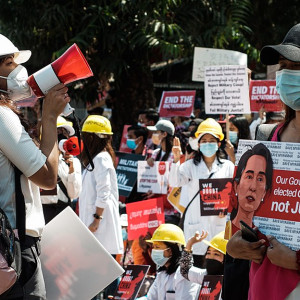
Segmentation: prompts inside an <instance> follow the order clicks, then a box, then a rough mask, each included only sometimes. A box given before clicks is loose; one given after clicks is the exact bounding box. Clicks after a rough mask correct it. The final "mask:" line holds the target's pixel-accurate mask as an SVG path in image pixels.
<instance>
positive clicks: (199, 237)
mask: <svg viewBox="0 0 300 300" xmlns="http://www.w3.org/2000/svg"><path fill="white" fill-rule="evenodd" d="M207 235H208V232H207V231H204V230H202V232H201V234H200V233H199V231H196V232H195V235H194V236H193V237H191V238H189V239H188V241H187V243H186V247H185V249H186V250H187V251H191V250H192V247H193V245H194V244H196V243H199V242H201V241H203V240H204V239H205V238H206V237H207Z"/></svg>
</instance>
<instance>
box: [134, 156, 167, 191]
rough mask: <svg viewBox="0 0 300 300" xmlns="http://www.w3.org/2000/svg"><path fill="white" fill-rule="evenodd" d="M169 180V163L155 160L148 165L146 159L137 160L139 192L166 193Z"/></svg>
mask: <svg viewBox="0 0 300 300" xmlns="http://www.w3.org/2000/svg"><path fill="white" fill-rule="evenodd" d="M168 180H169V163H168V162H165V161H155V162H154V166H153V167H150V166H149V165H148V163H147V161H139V162H138V179H137V191H138V192H139V193H148V192H149V191H151V192H152V193H154V194H167V192H168Z"/></svg>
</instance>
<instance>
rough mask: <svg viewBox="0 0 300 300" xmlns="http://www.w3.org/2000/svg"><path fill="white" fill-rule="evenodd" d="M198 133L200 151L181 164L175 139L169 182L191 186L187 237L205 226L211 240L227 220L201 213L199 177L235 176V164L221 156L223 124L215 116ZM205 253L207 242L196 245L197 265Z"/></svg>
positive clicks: (186, 229) (174, 185)
mask: <svg viewBox="0 0 300 300" xmlns="http://www.w3.org/2000/svg"><path fill="white" fill-rule="evenodd" d="M195 135H196V137H198V138H199V148H198V149H199V150H198V152H197V154H196V155H195V157H194V158H193V159H190V160H188V161H186V162H185V163H183V164H181V165H180V163H179V159H180V153H181V149H180V143H179V140H178V139H177V138H175V139H174V146H173V154H174V163H173V164H172V166H171V170H170V176H169V184H170V185H171V186H173V187H180V186H185V185H186V186H188V193H186V196H187V197H188V200H187V201H185V202H186V203H189V204H188V206H187V209H186V212H185V219H184V227H183V228H184V234H185V236H186V238H189V237H191V236H192V235H194V233H195V232H196V231H197V230H199V229H200V228H203V229H204V230H205V231H207V232H208V233H209V235H208V237H209V238H210V239H211V238H212V237H213V236H214V235H216V234H217V233H218V232H220V231H222V230H224V228H225V223H226V220H225V218H222V217H219V216H201V213H200V197H199V179H209V178H232V176H233V171H234V165H233V163H232V162H230V161H229V160H225V159H223V158H222V154H221V152H220V149H219V147H220V141H222V140H223V138H224V135H223V133H222V128H221V126H220V125H219V124H218V123H217V122H216V121H215V120H214V119H211V118H208V119H206V120H205V121H203V122H202V123H201V124H200V126H199V127H198V129H197V132H196V134H195ZM205 252H206V248H205V247H204V245H201V244H197V245H195V249H194V252H193V254H194V261H195V264H196V266H198V267H203V263H204V256H205Z"/></svg>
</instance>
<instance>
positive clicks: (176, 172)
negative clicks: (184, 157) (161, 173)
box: [169, 161, 191, 187]
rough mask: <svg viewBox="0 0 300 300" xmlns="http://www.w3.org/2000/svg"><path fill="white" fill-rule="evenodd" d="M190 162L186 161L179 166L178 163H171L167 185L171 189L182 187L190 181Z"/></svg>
mask: <svg viewBox="0 0 300 300" xmlns="http://www.w3.org/2000/svg"><path fill="white" fill-rule="evenodd" d="M189 165H190V162H189V161H187V162H185V163H183V164H182V165H180V162H177V163H172V164H171V170H170V174H169V185H170V186H172V187H180V186H183V185H185V184H187V183H189V181H190V180H191V175H190V174H189V173H190V172H188V166H189Z"/></svg>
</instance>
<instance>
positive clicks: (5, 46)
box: [0, 34, 31, 64]
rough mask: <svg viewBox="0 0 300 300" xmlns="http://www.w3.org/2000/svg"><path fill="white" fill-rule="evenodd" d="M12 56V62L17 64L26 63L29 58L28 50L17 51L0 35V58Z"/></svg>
mask: <svg viewBox="0 0 300 300" xmlns="http://www.w3.org/2000/svg"><path fill="white" fill-rule="evenodd" d="M9 54H14V61H15V62H16V63H17V64H22V63H24V62H26V61H27V60H28V59H29V58H30V56H31V51H30V50H21V51H20V50H19V49H18V48H17V47H16V46H15V45H14V44H13V43H12V42H11V41H10V40H9V39H8V38H7V37H5V36H4V35H2V34H0V57H2V56H6V55H9Z"/></svg>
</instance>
